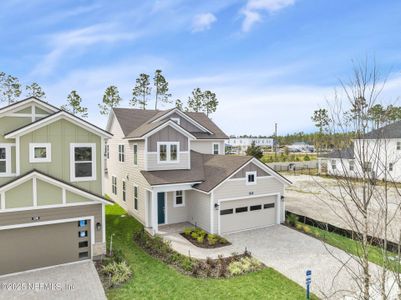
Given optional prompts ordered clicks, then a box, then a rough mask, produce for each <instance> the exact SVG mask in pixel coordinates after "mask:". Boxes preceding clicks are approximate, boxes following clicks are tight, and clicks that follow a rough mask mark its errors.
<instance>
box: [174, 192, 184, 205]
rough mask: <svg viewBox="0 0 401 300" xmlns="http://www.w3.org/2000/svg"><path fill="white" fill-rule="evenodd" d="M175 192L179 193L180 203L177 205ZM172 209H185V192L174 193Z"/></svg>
mask: <svg viewBox="0 0 401 300" xmlns="http://www.w3.org/2000/svg"><path fill="white" fill-rule="evenodd" d="M177 192H181V198H182V203H181V204H177V202H176V200H177ZM173 207H185V190H177V191H174V198H173Z"/></svg>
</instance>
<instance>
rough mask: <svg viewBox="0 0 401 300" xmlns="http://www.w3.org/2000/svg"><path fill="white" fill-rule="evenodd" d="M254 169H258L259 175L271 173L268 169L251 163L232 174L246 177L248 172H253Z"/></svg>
mask: <svg viewBox="0 0 401 300" xmlns="http://www.w3.org/2000/svg"><path fill="white" fill-rule="evenodd" d="M252 171H256V172H257V173H256V174H257V176H269V174H268V173H267V172H266V171H264V170H262V169H261V168H259V167H258V166H257V165H255V164H254V163H250V164H248V165H246V166H245V167H243V168H242V169H241V170H239V171H238V172H237V173H235V174H234V175H233V176H232V178H245V176H246V172H252Z"/></svg>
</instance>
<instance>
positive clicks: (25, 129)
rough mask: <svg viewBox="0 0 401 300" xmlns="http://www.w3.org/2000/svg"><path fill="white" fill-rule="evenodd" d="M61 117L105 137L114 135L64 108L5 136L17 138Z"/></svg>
mask: <svg viewBox="0 0 401 300" xmlns="http://www.w3.org/2000/svg"><path fill="white" fill-rule="evenodd" d="M60 119H65V120H68V121H70V122H71V123H74V124H75V125H77V126H79V127H82V128H84V129H86V130H88V131H90V132H92V133H94V134H96V135H100V136H103V137H109V138H111V137H112V135H111V134H110V133H108V132H105V131H103V130H102V129H100V128H97V127H96V126H94V125H92V124H90V123H87V122H85V121H83V120H81V119H79V118H78V117H76V116H74V115H71V114H69V113H67V112H65V111H62V110H60V111H59V112H56V113H55V114H53V115H50V116H48V117H47V118H44V119H42V120H39V121H36V122H34V123H32V124H30V125H28V126H25V127H23V128H20V129H17V130H15V131H13V132H11V133H9V134H6V135H5V136H4V137H5V138H6V139H10V138H16V137H17V136H22V135H25V134H27V133H29V132H31V131H34V130H37V129H39V128H41V127H43V126H46V125H48V124H51V123H53V122H55V121H58V120H60Z"/></svg>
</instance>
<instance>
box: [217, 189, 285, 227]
mask: <svg viewBox="0 0 401 300" xmlns="http://www.w3.org/2000/svg"><path fill="white" fill-rule="evenodd" d="M276 199H277V196H268V197H261V198H255V199H246V200H234V201H224V202H221V204H220V233H221V234H224V233H230V232H236V231H241V230H248V229H253V228H258V227H266V226H270V225H274V224H276Z"/></svg>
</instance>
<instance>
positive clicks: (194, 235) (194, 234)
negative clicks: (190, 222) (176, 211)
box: [191, 231, 198, 239]
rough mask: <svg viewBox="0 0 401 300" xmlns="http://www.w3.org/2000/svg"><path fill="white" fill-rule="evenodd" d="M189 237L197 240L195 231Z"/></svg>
mask: <svg viewBox="0 0 401 300" xmlns="http://www.w3.org/2000/svg"><path fill="white" fill-rule="evenodd" d="M191 237H192V238H193V239H197V238H198V233H197V232H196V231H194V232H192V233H191Z"/></svg>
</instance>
